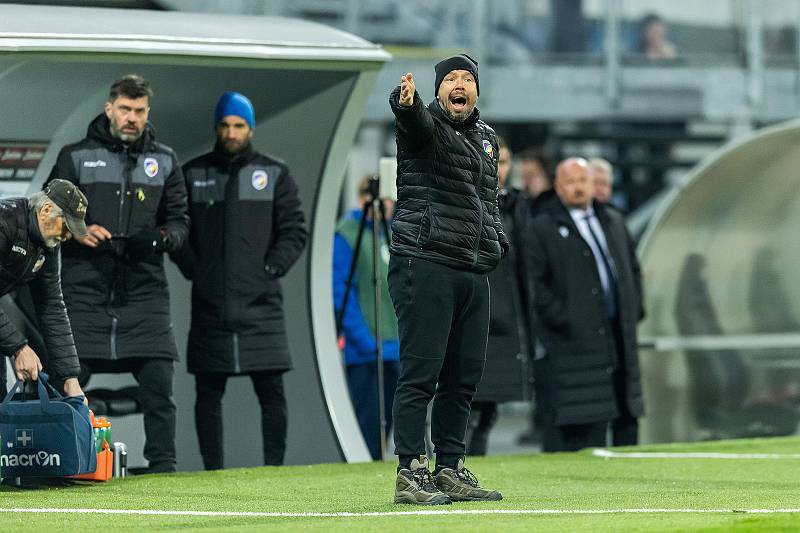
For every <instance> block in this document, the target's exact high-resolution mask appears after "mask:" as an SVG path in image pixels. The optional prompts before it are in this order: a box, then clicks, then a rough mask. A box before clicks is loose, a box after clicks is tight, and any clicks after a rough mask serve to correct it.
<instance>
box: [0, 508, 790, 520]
mask: <svg viewBox="0 0 800 533" xmlns="http://www.w3.org/2000/svg"><path fill="white" fill-rule="evenodd" d="M0 513H32V514H48V513H49V514H121V515H158V516H212V517H213V516H225V517H256V518H342V517H375V516H405V515H409V516H417V515H491V514H506V515H604V514H667V513H681V514H692V513H702V514H727V513H744V514H783V513H800V509H453V510H446V509H430V510H418V511H385V512H371V513H350V512H340V513H270V512H256V511H161V510H155V509H53V508H49V509H3V508H0Z"/></svg>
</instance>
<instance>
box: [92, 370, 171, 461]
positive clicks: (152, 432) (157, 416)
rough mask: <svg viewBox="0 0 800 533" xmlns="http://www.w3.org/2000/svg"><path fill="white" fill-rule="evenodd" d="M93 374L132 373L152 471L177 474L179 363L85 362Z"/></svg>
mask: <svg viewBox="0 0 800 533" xmlns="http://www.w3.org/2000/svg"><path fill="white" fill-rule="evenodd" d="M81 362H82V363H84V364H85V365H86V366H88V367H89V369H90V370H91V372H92V373H106V374H109V373H110V374H121V373H127V372H130V373H132V374H133V377H134V378H136V382H137V383H138V384H139V396H138V397H137V400H138V402H139V405H140V406H141V409H142V414H143V415H144V436H145V441H144V457H145V459H147V461H148V462H149V471H150V472H153V473H157V472H174V471H175V461H176V459H175V411H176V408H175V401H174V400H173V398H172V384H173V381H174V377H175V361H173V360H172V359H160V358H134V359H119V360H116V361H111V360H106V359H84V360H82V361H81Z"/></svg>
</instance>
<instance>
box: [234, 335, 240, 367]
mask: <svg viewBox="0 0 800 533" xmlns="http://www.w3.org/2000/svg"><path fill="white" fill-rule="evenodd" d="M241 371H242V368H241V366H240V364H239V334H238V333H236V332H234V334H233V372H234V373H235V374H239V373H240V372H241Z"/></svg>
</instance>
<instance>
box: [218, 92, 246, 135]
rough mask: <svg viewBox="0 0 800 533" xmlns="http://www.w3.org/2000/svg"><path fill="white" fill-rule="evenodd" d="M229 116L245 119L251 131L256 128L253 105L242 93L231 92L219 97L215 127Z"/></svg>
mask: <svg viewBox="0 0 800 533" xmlns="http://www.w3.org/2000/svg"><path fill="white" fill-rule="evenodd" d="M227 116H235V117H239V118H242V119H244V121H245V122H247V125H248V126H250V129H251V130H252V129H253V128H255V127H256V117H255V112H254V111H253V103H252V102H251V101H250V99H249V98H247V97H246V96H245V95H243V94H241V93H236V92H233V91H229V92H227V93H225V94H223V95H222V96H220V97H219V101H218V102H217V107H216V108H214V127H216V126H217V124H219V123H220V122H221V121H222V119H223V118H225V117H227Z"/></svg>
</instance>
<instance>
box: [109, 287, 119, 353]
mask: <svg viewBox="0 0 800 533" xmlns="http://www.w3.org/2000/svg"><path fill="white" fill-rule="evenodd" d="M112 294H113V292H112ZM110 340H111V359H112V360H115V359H116V358H117V317H115V316H113V317H111V339H110Z"/></svg>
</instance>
